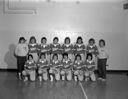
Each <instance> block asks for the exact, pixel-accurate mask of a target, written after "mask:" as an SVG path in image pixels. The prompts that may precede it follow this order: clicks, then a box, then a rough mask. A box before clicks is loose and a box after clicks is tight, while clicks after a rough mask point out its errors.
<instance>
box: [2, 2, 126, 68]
mask: <svg viewBox="0 0 128 99" xmlns="http://www.w3.org/2000/svg"><path fill="white" fill-rule="evenodd" d="M21 1H22V0H21ZM8 5H9V7H8ZM127 13H128V11H124V10H123V2H119V1H118V2H85V3H61V2H59V3H56V2H45V3H44V2H40V3H38V2H20V1H18V0H15V2H12V1H11V0H10V2H9V3H8V2H7V0H4V2H3V1H2V0H1V2H0V68H1V69H15V68H16V58H15V57H14V48H15V45H16V44H17V42H18V38H19V37H20V36H24V37H25V38H26V39H27V40H28V39H29V37H30V36H36V38H37V41H38V43H40V39H41V37H43V36H46V37H47V38H48V43H51V42H52V39H53V37H55V36H58V37H59V39H60V43H63V41H64V38H65V37H66V36H69V37H71V42H72V43H74V42H75V41H76V38H77V36H82V37H83V39H84V43H85V44H87V41H88V40H89V38H91V37H93V38H95V40H96V44H97V43H98V41H99V39H101V38H103V39H105V40H106V43H107V47H108V49H109V54H110V58H109V60H108V65H109V66H108V67H107V68H108V69H109V70H128V62H127V60H128V53H127V50H128V44H127V42H128V29H127V27H128V19H127V18H128V17H127V16H128V14H127Z"/></svg>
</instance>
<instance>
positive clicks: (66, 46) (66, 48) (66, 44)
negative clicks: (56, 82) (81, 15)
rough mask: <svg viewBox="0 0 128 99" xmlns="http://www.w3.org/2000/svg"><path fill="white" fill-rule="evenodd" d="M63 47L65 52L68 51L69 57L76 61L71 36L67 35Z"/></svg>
mask: <svg viewBox="0 0 128 99" xmlns="http://www.w3.org/2000/svg"><path fill="white" fill-rule="evenodd" d="M62 49H63V54H64V53H67V54H68V57H69V58H70V59H71V60H72V62H73V61H74V55H73V45H72V44H70V38H69V37H66V38H65V41H64V44H63V45H62Z"/></svg>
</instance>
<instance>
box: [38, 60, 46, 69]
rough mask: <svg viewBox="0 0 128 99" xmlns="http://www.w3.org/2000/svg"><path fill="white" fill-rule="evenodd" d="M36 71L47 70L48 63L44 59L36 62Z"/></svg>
mask: <svg viewBox="0 0 128 99" xmlns="http://www.w3.org/2000/svg"><path fill="white" fill-rule="evenodd" d="M37 66H38V69H45V68H48V61H47V60H46V59H44V60H42V59H39V60H38V62H37Z"/></svg>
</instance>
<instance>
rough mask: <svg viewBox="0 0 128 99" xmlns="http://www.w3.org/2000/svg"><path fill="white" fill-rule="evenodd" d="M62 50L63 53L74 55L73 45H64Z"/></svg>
mask: <svg viewBox="0 0 128 99" xmlns="http://www.w3.org/2000/svg"><path fill="white" fill-rule="evenodd" d="M62 49H63V53H67V54H72V51H73V45H72V44H63V45H62Z"/></svg>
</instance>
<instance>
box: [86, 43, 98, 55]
mask: <svg viewBox="0 0 128 99" xmlns="http://www.w3.org/2000/svg"><path fill="white" fill-rule="evenodd" d="M87 53H91V54H92V55H97V54H98V49H97V46H96V45H93V46H91V45H89V44H88V45H87Z"/></svg>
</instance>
